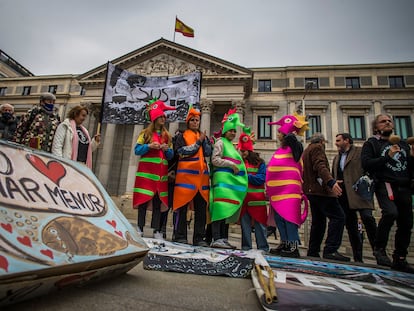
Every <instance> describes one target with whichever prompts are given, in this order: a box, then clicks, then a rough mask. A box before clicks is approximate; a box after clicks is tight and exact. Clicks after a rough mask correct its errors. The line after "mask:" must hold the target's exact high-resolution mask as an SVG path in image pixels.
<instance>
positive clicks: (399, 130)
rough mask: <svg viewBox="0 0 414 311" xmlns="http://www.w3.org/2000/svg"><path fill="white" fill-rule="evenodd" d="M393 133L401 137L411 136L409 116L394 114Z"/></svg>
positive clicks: (411, 128) (411, 129)
mask: <svg viewBox="0 0 414 311" xmlns="http://www.w3.org/2000/svg"><path fill="white" fill-rule="evenodd" d="M394 126H395V134H397V135H399V136H400V137H401V138H402V139H407V137H410V136H413V127H412V125H411V119H410V117H409V116H394Z"/></svg>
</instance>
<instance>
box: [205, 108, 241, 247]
mask: <svg viewBox="0 0 414 311" xmlns="http://www.w3.org/2000/svg"><path fill="white" fill-rule="evenodd" d="M222 123H223V128H222V135H221V137H220V138H219V139H217V141H216V142H215V144H214V148H213V154H212V156H211V163H212V165H213V167H212V172H213V176H212V182H211V183H212V185H211V190H210V214H211V231H212V242H211V244H210V247H214V248H225V249H232V248H235V247H234V246H232V245H231V244H230V243H229V242H228V240H227V234H226V224H229V223H235V222H237V220H238V218H239V215H240V210H241V206H242V204H243V200H244V198H245V196H246V193H247V188H248V177H247V171H246V166H245V165H244V161H243V159H242V157H241V155H240V153H239V152H238V151H237V150H236V148H235V147H234V145H233V143H232V140H233V139H234V138H235V137H236V128H237V126H240V127H242V128H244V124H243V123H241V122H240V117H239V115H238V114H237V113H236V110H235V109H230V110H229V111H228V113H227V114H225V115H224V118H223V121H222Z"/></svg>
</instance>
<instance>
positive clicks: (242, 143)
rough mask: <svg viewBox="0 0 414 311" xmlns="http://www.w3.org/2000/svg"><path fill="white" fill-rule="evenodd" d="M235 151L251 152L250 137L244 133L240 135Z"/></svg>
mask: <svg viewBox="0 0 414 311" xmlns="http://www.w3.org/2000/svg"><path fill="white" fill-rule="evenodd" d="M237 149H239V150H243V151H245V150H248V151H253V140H252V137H251V136H250V135H247V134H246V133H241V134H240V137H239V144H238V145H237Z"/></svg>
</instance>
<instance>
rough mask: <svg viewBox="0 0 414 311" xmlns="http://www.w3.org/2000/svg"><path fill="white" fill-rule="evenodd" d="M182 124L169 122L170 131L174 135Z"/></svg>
mask: <svg viewBox="0 0 414 311" xmlns="http://www.w3.org/2000/svg"><path fill="white" fill-rule="evenodd" d="M179 126H180V124H179V123H178V122H171V123H169V124H168V132H170V134H171V136H173V137H174V134H175V132H176V131H177V130H178V128H179Z"/></svg>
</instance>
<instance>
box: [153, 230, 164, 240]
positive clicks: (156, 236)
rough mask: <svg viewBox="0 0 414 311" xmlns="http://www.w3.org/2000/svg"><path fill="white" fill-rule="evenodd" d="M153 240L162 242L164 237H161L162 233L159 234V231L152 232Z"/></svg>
mask: <svg viewBox="0 0 414 311" xmlns="http://www.w3.org/2000/svg"><path fill="white" fill-rule="evenodd" d="M154 239H157V240H164V237H163V235H162V232H159V231H156V232H154Z"/></svg>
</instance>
